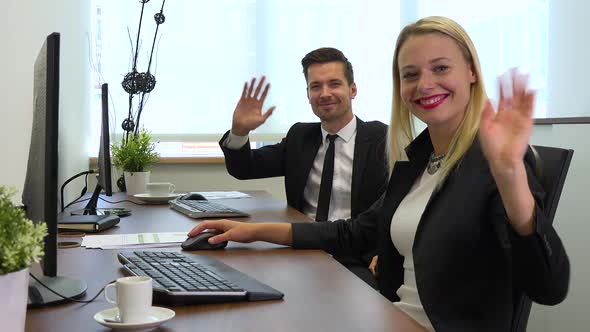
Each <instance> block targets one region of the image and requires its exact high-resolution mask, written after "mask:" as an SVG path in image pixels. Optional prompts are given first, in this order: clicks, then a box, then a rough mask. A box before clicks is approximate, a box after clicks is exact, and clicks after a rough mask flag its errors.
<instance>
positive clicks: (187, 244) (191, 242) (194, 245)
mask: <svg viewBox="0 0 590 332" xmlns="http://www.w3.org/2000/svg"><path fill="white" fill-rule="evenodd" d="M217 234H219V233H217V232H202V233H199V234H197V235H196V236H194V237H189V238H188V239H186V240H185V241H184V242H183V243H182V244H181V245H180V246H181V247H182V249H183V250H215V249H223V248H225V247H226V246H227V241H225V242H221V243H218V244H211V243H209V241H208V240H209V238H210V237H212V236H215V235H217Z"/></svg>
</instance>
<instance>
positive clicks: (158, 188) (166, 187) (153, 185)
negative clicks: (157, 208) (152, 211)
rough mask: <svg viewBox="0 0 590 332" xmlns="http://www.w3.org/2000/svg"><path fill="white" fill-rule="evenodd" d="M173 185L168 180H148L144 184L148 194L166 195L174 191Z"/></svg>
mask: <svg viewBox="0 0 590 332" xmlns="http://www.w3.org/2000/svg"><path fill="white" fill-rule="evenodd" d="M174 189H176V188H175V187H174V185H173V184H172V183H170V182H150V183H148V184H146V190H147V193H148V194H149V195H150V196H168V195H170V194H172V193H173V192H174Z"/></svg>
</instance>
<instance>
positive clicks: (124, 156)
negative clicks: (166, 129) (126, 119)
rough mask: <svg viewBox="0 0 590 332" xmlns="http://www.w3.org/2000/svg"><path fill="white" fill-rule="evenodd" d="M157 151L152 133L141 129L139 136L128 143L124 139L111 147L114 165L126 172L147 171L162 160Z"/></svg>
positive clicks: (130, 137)
mask: <svg viewBox="0 0 590 332" xmlns="http://www.w3.org/2000/svg"><path fill="white" fill-rule="evenodd" d="M155 150H156V144H155V143H153V142H152V135H151V133H150V132H149V131H148V130H147V129H145V128H141V129H140V130H139V132H138V133H137V135H131V136H129V139H128V140H127V143H125V140H124V139H123V140H121V143H120V144H113V145H112V146H111V151H112V160H113V165H115V167H117V168H119V169H122V170H123V171H126V172H144V171H147V170H148V169H149V168H150V167H151V166H153V165H154V164H155V163H156V162H157V161H158V160H159V159H160V155H159V154H158V153H157V152H156V151H155Z"/></svg>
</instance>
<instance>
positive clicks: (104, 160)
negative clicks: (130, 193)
mask: <svg viewBox="0 0 590 332" xmlns="http://www.w3.org/2000/svg"><path fill="white" fill-rule="evenodd" d="M110 144H111V142H110V135H109V85H108V84H106V83H105V84H103V85H102V112H101V131H100V148H99V150H98V162H97V164H98V177H97V183H96V187H95V188H94V192H93V193H92V196H91V197H90V199H89V200H88V203H87V204H86V207H85V208H84V210H83V214H90V215H96V214H98V212H97V210H96V207H97V205H98V198H99V196H100V192H101V191H102V189H104V191H105V195H107V196H112V195H113V187H112V179H111V149H110ZM73 214H77V212H73Z"/></svg>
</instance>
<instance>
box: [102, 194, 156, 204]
mask: <svg viewBox="0 0 590 332" xmlns="http://www.w3.org/2000/svg"><path fill="white" fill-rule="evenodd" d="M98 198H99V199H100V200H102V201H105V202H107V203H109V204H119V203H124V202H129V203H133V204H135V205H146V204H144V203H137V202H134V201H130V200H128V199H124V200H122V201H115V202H111V201H108V200H106V199H104V198H102V197H100V196H99V197H98Z"/></svg>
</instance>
